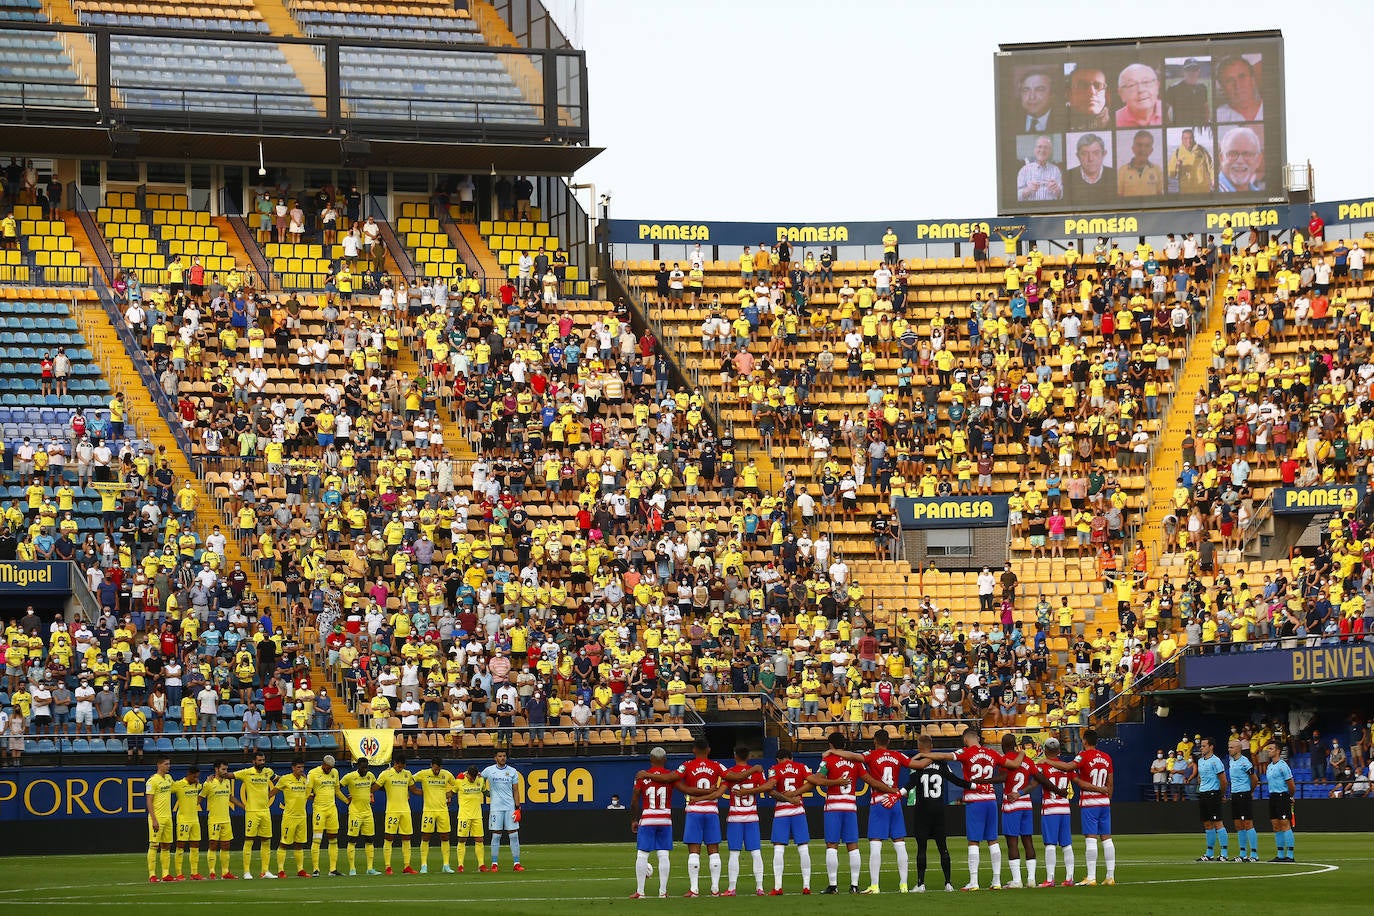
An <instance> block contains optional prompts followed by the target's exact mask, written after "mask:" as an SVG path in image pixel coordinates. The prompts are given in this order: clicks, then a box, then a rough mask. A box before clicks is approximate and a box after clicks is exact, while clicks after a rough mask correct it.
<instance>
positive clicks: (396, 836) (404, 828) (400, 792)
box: [377, 752, 416, 875]
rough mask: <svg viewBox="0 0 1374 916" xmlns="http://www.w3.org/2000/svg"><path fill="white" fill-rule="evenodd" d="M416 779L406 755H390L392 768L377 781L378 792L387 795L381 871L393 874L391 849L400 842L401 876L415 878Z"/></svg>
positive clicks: (385, 771) (384, 771)
mask: <svg viewBox="0 0 1374 916" xmlns="http://www.w3.org/2000/svg"><path fill="white" fill-rule="evenodd" d="M414 785H415V777H414V775H412V774H411V773H409V772H407V770H406V758H405V754H402V753H400V752H396V753H394V754H392V755H391V767H390V768H389V769H386V770H383V771H382V774H381V775H380V776H378V777H377V788H379V789H381V790H382V791H383V792H385V793H386V814H385V818H386V826H385V827H384V828H383V830H382V865H383V868H382V871H383V872H385V873H386V874H388V875H389V874H391V846H392V844H393V843H395V842H396V841H397V840H400V841H401V874H403V875H413V874H416V871H415V869H413V868H411V867H410V835H411V834H412V833H414V832H415V828H414V827H413V826H411V823H410V795H411V792H410V789H411V787H412V786H414Z"/></svg>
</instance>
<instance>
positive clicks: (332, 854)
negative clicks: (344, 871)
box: [329, 840, 339, 872]
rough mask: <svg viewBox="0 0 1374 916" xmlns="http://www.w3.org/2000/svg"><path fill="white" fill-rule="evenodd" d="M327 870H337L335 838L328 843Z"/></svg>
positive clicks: (336, 843) (337, 844) (337, 842)
mask: <svg viewBox="0 0 1374 916" xmlns="http://www.w3.org/2000/svg"><path fill="white" fill-rule="evenodd" d="M329 870H330V871H331V872H334V871H338V870H339V841H338V840H335V841H334V842H332V843H330V844H329Z"/></svg>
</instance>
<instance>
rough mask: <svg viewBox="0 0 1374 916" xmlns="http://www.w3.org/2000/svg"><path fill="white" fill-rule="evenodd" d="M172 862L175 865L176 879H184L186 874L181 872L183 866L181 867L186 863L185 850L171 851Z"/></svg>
mask: <svg viewBox="0 0 1374 916" xmlns="http://www.w3.org/2000/svg"><path fill="white" fill-rule="evenodd" d="M172 862H173V863H174V864H175V865H176V875H177V877H178V878H181V877H184V876H185V874H186V872H184V871H183V870H182V866H183V865H184V864H185V862H186V850H184V849H175V850H173V851H172Z"/></svg>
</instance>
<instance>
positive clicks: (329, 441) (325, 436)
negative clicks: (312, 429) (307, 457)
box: [315, 433, 334, 448]
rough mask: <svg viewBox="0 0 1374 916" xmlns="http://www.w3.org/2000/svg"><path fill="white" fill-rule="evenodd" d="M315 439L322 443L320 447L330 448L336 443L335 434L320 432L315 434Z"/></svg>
mask: <svg viewBox="0 0 1374 916" xmlns="http://www.w3.org/2000/svg"><path fill="white" fill-rule="evenodd" d="M315 441H316V442H318V443H319V444H320V448H328V447H329V446H331V445H333V444H334V434H333V433H318V434H316V436H315Z"/></svg>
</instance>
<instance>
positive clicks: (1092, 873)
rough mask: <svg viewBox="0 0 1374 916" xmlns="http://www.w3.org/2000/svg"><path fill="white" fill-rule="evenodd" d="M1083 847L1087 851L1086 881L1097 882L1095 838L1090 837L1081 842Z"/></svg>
mask: <svg viewBox="0 0 1374 916" xmlns="http://www.w3.org/2000/svg"><path fill="white" fill-rule="evenodd" d="M1083 845H1084V847H1085V848H1086V849H1087V851H1088V867H1087V873H1088V880H1089V881H1096V880H1097V837H1093V836H1090V837H1088V838H1087V839H1086V840H1084V841H1083Z"/></svg>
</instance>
